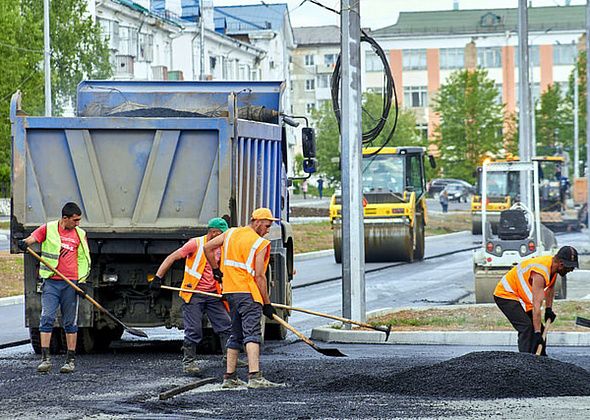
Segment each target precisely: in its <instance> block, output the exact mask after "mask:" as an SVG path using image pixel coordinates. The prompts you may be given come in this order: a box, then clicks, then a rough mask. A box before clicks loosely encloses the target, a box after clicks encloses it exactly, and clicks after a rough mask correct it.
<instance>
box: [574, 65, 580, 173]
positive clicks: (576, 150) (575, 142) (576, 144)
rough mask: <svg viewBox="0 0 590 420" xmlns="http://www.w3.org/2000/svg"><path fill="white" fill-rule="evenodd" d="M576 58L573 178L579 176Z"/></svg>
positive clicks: (575, 71)
mask: <svg viewBox="0 0 590 420" xmlns="http://www.w3.org/2000/svg"><path fill="white" fill-rule="evenodd" d="M578 77H579V76H578V60H577V56H576V61H575V62H574V180H575V179H576V178H579V177H580V135H579V131H580V127H579V124H580V122H579V119H578V112H579V106H580V105H579V102H580V95H579V93H578V83H579V81H578Z"/></svg>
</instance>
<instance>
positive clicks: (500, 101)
mask: <svg viewBox="0 0 590 420" xmlns="http://www.w3.org/2000/svg"><path fill="white" fill-rule="evenodd" d="M494 87H495V88H496V91H497V92H498V95H497V96H496V103H497V104H498V105H502V104H503V103H504V99H503V98H502V96H503V93H504V92H503V91H502V83H496V84H495V85H494Z"/></svg>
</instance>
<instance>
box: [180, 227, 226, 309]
mask: <svg viewBox="0 0 590 420" xmlns="http://www.w3.org/2000/svg"><path fill="white" fill-rule="evenodd" d="M191 240H193V239H191ZM194 241H196V243H197V250H196V251H195V252H194V253H193V254H191V255H189V256H188V257H186V262H185V264H184V278H183V280H182V286H181V288H182V289H191V290H197V285H198V284H199V281H200V280H201V277H203V272H204V271H205V266H206V265H207V258H206V257H205V252H204V250H203V247H204V246H205V244H206V243H207V235H205V236H201V237H199V238H194ZM215 289H216V290H217V293H221V287H220V286H219V283H217V282H215ZM178 294H179V296H180V297H181V298H182V300H184V301H185V302H186V303H189V302H190V300H191V298H192V297H193V294H194V293H190V292H179V293H178Z"/></svg>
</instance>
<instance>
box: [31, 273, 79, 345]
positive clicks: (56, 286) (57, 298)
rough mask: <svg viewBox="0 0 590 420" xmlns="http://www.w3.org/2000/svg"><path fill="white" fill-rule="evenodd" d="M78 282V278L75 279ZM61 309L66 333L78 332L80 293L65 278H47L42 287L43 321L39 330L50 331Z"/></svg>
mask: <svg viewBox="0 0 590 420" xmlns="http://www.w3.org/2000/svg"><path fill="white" fill-rule="evenodd" d="M73 282H74V283H77V280H73ZM58 307H59V308H60V310H61V319H62V323H63V327H64V331H65V332H66V334H74V333H77V332H78V325H76V324H77V323H78V295H77V294H76V291H75V290H74V288H73V287H70V286H69V285H68V284H67V283H66V282H65V281H63V280H52V279H45V280H44V281H43V286H42V288H41V321H40V323H39V331H41V332H42V333H50V332H51V331H52V330H53V324H54V322H55V317H56V315H57V308H58Z"/></svg>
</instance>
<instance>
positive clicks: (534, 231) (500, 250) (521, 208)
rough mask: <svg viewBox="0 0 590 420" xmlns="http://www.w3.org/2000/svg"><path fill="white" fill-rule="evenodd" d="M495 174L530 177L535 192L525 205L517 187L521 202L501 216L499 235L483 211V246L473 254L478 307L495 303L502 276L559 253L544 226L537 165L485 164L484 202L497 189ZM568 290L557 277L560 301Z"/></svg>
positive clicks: (562, 279)
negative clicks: (524, 262)
mask: <svg viewBox="0 0 590 420" xmlns="http://www.w3.org/2000/svg"><path fill="white" fill-rule="evenodd" d="M495 174H502V175H503V176H505V175H506V174H519V176H518V178H519V179H522V178H523V177H529V179H530V180H531V181H532V183H531V185H532V186H533V191H531V193H532V194H530V200H528V202H526V203H524V202H521V201H520V197H522V196H523V195H522V194H520V186H519V187H518V189H517V190H516V192H517V195H516V196H517V197H518V199H517V200H518V201H516V202H514V203H513V204H512V205H511V206H510V208H509V209H505V210H502V211H501V212H500V217H499V219H498V220H499V221H498V226H497V229H496V232H493V231H492V227H491V221H490V220H489V219H488V217H487V216H488V211H487V210H486V209H485V208H484V209H482V224H483V227H482V245H481V248H480V249H478V250H476V251H475V252H474V254H473V274H474V283H475V302H476V303H492V302H494V289H495V288H496V285H497V284H498V282H499V281H500V280H501V279H502V276H504V275H505V274H506V273H507V272H508V271H509V270H510V269H511V268H512V267H513V266H515V265H517V264H518V263H519V262H520V261H522V260H523V259H527V258H532V257H540V256H544V255H554V254H555V253H556V252H557V240H556V238H555V234H554V233H553V232H552V231H551V230H549V229H548V228H547V227H545V226H544V225H543V224H541V219H540V198H539V177H538V163H537V162H518V161H513V162H502V163H500V162H495V163H486V164H484V165H483V170H482V177H481V191H482V199H483V200H484V201H485V200H486V199H487V193H488V191H490V189H491V190H493V189H494V188H495V185H494V184H491V182H494V181H495V176H494V175H495ZM490 187H491V188H490ZM566 287H567V284H566V278H565V277H563V278H561V277H560V276H558V279H557V282H556V286H555V291H556V298H557V299H560V298H564V299H565V297H566V293H567V289H566Z"/></svg>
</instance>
